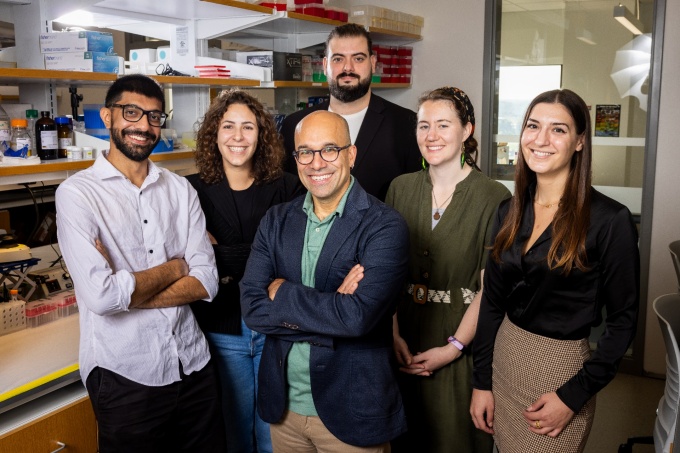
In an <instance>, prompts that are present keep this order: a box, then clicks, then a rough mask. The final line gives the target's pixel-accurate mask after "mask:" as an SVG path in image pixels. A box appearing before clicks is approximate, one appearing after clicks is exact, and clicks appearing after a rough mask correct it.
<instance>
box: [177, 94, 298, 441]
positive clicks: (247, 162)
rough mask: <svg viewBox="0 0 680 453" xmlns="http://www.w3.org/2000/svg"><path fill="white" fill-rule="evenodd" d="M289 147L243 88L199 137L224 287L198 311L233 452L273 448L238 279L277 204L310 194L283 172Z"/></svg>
mask: <svg viewBox="0 0 680 453" xmlns="http://www.w3.org/2000/svg"><path fill="white" fill-rule="evenodd" d="M284 155H285V154H284V150H283V146H282V144H281V142H280V139H279V136H278V133H277V131H276V127H275V125H274V121H273V119H272V117H271V115H270V114H269V113H267V111H266V110H265V109H264V107H263V106H262V105H261V104H260V102H259V101H258V100H257V99H255V98H254V97H252V96H251V95H249V94H248V93H246V92H244V91H239V90H230V91H223V92H222V93H221V94H220V95H219V96H218V97H216V98H215V99H214V100H213V102H212V104H211V105H210V108H209V109H208V111H207V113H206V114H205V117H204V118H203V121H202V123H201V126H200V128H199V130H198V134H197V137H196V167H197V168H198V174H196V175H191V176H188V179H189V181H190V182H191V184H192V185H193V186H194V188H195V189H196V191H197V192H198V197H199V200H200V202H201V207H202V208H203V212H204V213H205V218H206V225H207V229H208V233H209V235H210V239H211V242H212V243H213V247H214V249H215V259H216V262H217V271H218V274H219V277H220V288H219V292H218V293H217V296H216V297H215V299H214V300H213V301H212V302H211V303H206V302H202V301H199V302H194V303H193V304H192V309H193V311H194V314H195V315H196V319H197V320H198V324H199V325H200V326H201V329H203V332H204V333H205V335H206V338H207V339H208V343H209V344H210V347H211V352H212V356H213V357H214V358H215V359H216V363H217V367H218V370H219V374H220V381H221V384H222V402H223V404H222V410H223V415H224V419H225V427H226V432H227V446H228V449H229V452H230V453H237V452H247V453H252V452H253V451H257V452H259V453H265V452H271V451H272V446H271V440H270V438H269V425H268V424H266V423H265V422H263V421H262V420H261V419H260V418H259V417H258V416H257V414H256V411H255V407H256V406H255V395H256V394H257V372H258V367H259V364H260V356H261V354H262V346H263V345H264V335H263V334H260V333H257V332H254V331H251V330H250V329H249V328H248V327H247V326H246V325H245V324H244V323H243V320H242V318H241V305H240V300H239V298H240V293H239V288H238V282H239V281H240V280H241V277H242V276H243V271H244V270H245V266H246V261H247V260H248V256H249V255H250V246H251V244H252V242H253V238H254V237H255V232H256V231H257V227H258V225H259V224H260V220H261V219H262V217H264V214H265V212H267V209H269V208H270V207H271V206H274V205H276V204H279V203H283V202H286V201H289V200H291V199H293V198H294V197H296V196H297V195H299V194H301V193H302V192H304V188H303V187H302V185H301V184H300V182H299V180H298V179H297V177H296V176H294V175H291V174H288V173H284V172H283V160H284Z"/></svg>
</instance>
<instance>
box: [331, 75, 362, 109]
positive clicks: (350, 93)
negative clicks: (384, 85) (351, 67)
mask: <svg viewBox="0 0 680 453" xmlns="http://www.w3.org/2000/svg"><path fill="white" fill-rule="evenodd" d="M347 76H352V77H356V78H357V79H358V80H359V83H358V84H357V85H355V86H347V85H340V84H338V79H340V78H341V77H347ZM370 88H371V75H369V76H368V77H367V78H365V79H363V80H362V79H360V78H359V76H357V75H356V74H348V73H346V72H343V73H342V74H340V75H338V77H336V78H335V80H332V79H329V80H328V90H329V91H330V92H331V96H333V97H334V98H335V99H337V100H339V101H340V102H345V103H348V102H354V101H356V100H357V99H361V98H362V97H363V96H364V95H365V94H366V93H368V90H369V89H370Z"/></svg>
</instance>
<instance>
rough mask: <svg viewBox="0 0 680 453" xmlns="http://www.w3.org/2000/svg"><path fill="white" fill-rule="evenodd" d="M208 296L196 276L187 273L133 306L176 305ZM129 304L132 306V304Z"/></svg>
mask: <svg viewBox="0 0 680 453" xmlns="http://www.w3.org/2000/svg"><path fill="white" fill-rule="evenodd" d="M181 261H184V260H181ZM135 292H136V290H135ZM133 296H134V293H133ZM208 296H209V295H208V292H207V291H206V290H205V287H204V286H203V284H202V283H201V282H200V281H199V280H198V279H197V278H195V277H191V276H189V275H187V276H184V277H182V278H180V279H179V280H177V281H175V282H174V283H172V284H171V285H170V286H168V287H167V288H165V289H164V290H162V291H161V292H159V293H158V294H156V295H154V296H152V297H150V298H149V299H147V300H146V301H144V302H142V303H140V304H139V305H137V306H136V307H135V308H163V307H176V306H179V305H184V304H188V303H190V302H193V301H195V300H199V299H205V298H207V297H208ZM130 306H131V307H132V305H130Z"/></svg>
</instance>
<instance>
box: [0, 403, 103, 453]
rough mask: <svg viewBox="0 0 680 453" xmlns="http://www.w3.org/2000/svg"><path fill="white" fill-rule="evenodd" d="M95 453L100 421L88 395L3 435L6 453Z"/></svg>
mask: <svg viewBox="0 0 680 453" xmlns="http://www.w3.org/2000/svg"><path fill="white" fill-rule="evenodd" d="M61 444H64V445H63V446H64V448H63V450H61V451H63V452H65V453H66V452H68V453H95V452H96V451H97V424H96V421H95V417H94V412H93V411H92V405H91V404H90V399H89V398H88V397H86V396H83V397H81V398H80V399H78V400H76V401H74V402H72V403H70V404H67V405H65V406H64V407H61V408H59V409H56V410H54V411H52V412H49V413H47V414H45V415H43V416H41V417H39V418H37V419H36V420H34V421H32V422H29V423H27V424H25V425H23V426H21V427H19V428H16V429H14V430H12V431H10V432H8V433H6V434H3V435H0V451H1V452H3V453H38V452H40V453H43V452H45V453H47V452H53V451H59V450H58V449H59V448H61V447H62V445H61Z"/></svg>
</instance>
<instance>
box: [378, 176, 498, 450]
mask: <svg viewBox="0 0 680 453" xmlns="http://www.w3.org/2000/svg"><path fill="white" fill-rule="evenodd" d="M508 197H510V193H509V192H508V190H507V189H506V188H505V187H504V186H503V185H502V184H500V183H498V182H496V181H493V180H491V179H490V178H488V177H487V176H485V175H483V174H482V173H480V172H478V171H476V170H473V171H472V173H470V174H469V175H468V176H467V177H466V178H465V179H464V180H463V181H461V182H459V183H458V185H457V186H456V190H455V192H454V194H453V197H452V199H451V202H450V203H449V205H448V207H447V208H446V210H445V211H443V213H442V211H441V209H440V210H439V212H440V215H441V218H440V220H439V223H438V224H437V225H436V226H435V228H434V229H432V215H433V211H432V209H433V206H432V201H431V200H432V183H431V181H430V176H429V173H428V171H427V170H422V171H419V172H416V173H410V174H406V175H402V176H400V177H398V178H396V179H395V180H394V181H393V182H392V185H391V186H390V188H389V191H388V193H387V198H386V200H385V201H386V203H387V204H389V205H390V206H392V207H394V208H395V209H396V210H397V211H399V212H400V213H401V215H403V216H404V218H405V219H406V222H407V223H408V227H409V232H410V241H411V247H410V261H409V277H408V278H409V281H408V282H406V283H407V288H406V289H405V291H404V292H403V294H402V297H401V300H400V301H399V304H398V308H397V318H398V320H399V331H400V334H401V336H402V337H403V338H404V340H405V341H406V343H407V344H408V346H409V349H410V351H411V353H412V354H416V353H418V352H423V351H426V350H428V349H430V348H433V347H438V346H444V345H446V344H447V338H448V337H449V336H450V335H454V334H455V332H456V329H457V328H458V325H459V324H460V322H461V320H462V318H463V315H464V314H465V310H466V309H467V307H468V306H469V304H470V302H472V299H473V297H474V295H475V294H476V293H477V292H478V291H479V289H480V286H481V281H480V271H481V270H482V269H484V265H485V263H486V256H487V251H486V249H485V246H486V245H487V244H488V243H489V239H490V237H489V236H490V234H491V224H492V219H493V215H494V213H495V211H496V208H497V207H498V204H499V203H500V202H501V201H502V200H504V199H505V198H508ZM410 285H424V286H417V287H416V288H415V289H416V292H418V291H417V290H418V289H420V290H421V291H420V294H421V295H422V294H428V295H429V298H428V300H427V302H425V303H416V302H415V301H414V296H413V295H412V294H409V292H413V288H412V287H410ZM425 287H426V288H425ZM409 289H410V290H409ZM423 290H425V291H427V293H424V292H423ZM399 379H400V386H401V391H402V395H403V398H404V404H405V408H406V415H407V418H408V423H409V425H408V433H407V434H406V435H405V436H404V437H402V438H400V439H397V440H396V441H395V442H393V448H394V451H400V452H401V451H404V452H406V451H423V452H428V453H437V452H446V453H450V452H456V453H466V452H470V453H471V452H475V453H477V452H483V453H490V452H491V450H492V448H493V439H492V438H491V436H489V435H487V434H485V433H483V432H482V431H479V430H477V429H476V428H475V426H474V425H473V423H472V419H471V417H470V399H471V396H472V382H471V380H472V356H471V354H470V348H466V349H465V350H464V353H463V355H462V356H461V357H460V358H458V359H457V360H455V361H454V362H452V363H450V364H448V365H446V366H444V367H442V368H441V369H439V370H437V371H436V372H435V373H434V375H432V376H430V377H421V376H410V375H406V374H404V373H400V377H399Z"/></svg>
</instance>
